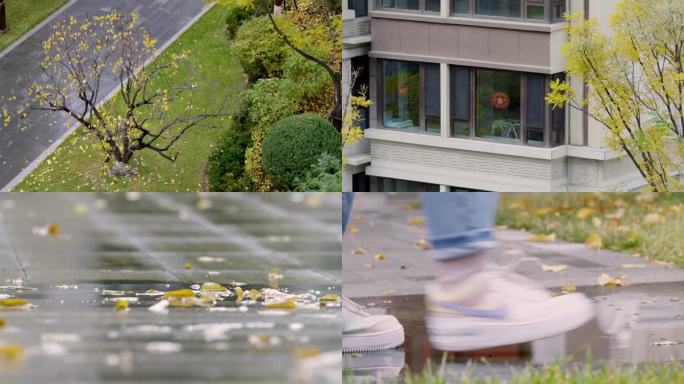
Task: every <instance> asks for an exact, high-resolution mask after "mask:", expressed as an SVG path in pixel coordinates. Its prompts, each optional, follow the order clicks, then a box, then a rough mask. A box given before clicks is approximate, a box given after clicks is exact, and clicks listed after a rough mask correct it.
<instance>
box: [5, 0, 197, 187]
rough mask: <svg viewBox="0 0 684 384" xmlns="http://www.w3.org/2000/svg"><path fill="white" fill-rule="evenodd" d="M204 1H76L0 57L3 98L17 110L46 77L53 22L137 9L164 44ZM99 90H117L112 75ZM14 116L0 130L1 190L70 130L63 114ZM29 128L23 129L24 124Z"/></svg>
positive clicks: (103, 91) (149, 29)
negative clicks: (45, 60)
mask: <svg viewBox="0 0 684 384" xmlns="http://www.w3.org/2000/svg"><path fill="white" fill-rule="evenodd" d="M204 6H205V3H204V2H203V1H202V0H117V1H112V0H77V1H76V2H74V3H73V4H72V5H70V6H69V7H68V8H66V9H65V10H64V12H63V13H61V14H60V15H59V16H57V17H56V18H55V19H54V20H52V21H51V22H50V23H48V24H46V25H44V26H43V27H41V28H39V29H38V30H37V31H36V32H35V33H34V34H32V35H31V36H29V37H28V38H27V39H25V40H24V41H22V42H21V43H20V44H19V45H17V46H16V47H15V48H14V49H12V50H10V51H9V52H7V53H6V54H5V55H4V56H2V57H0V96H6V97H11V96H16V97H17V101H16V102H13V104H10V105H7V106H8V109H9V110H10V111H12V110H17V109H18V106H19V105H23V104H24V103H25V100H26V90H27V89H28V87H29V85H30V84H31V83H33V82H34V81H38V82H39V83H40V80H41V78H42V77H43V76H44V75H43V74H42V72H41V70H40V67H39V64H40V62H41V61H42V55H43V48H42V42H43V41H44V40H45V39H47V37H48V36H50V34H51V33H52V25H54V24H55V23H57V22H59V21H60V20H64V19H65V18H68V17H70V16H75V17H77V18H79V19H83V18H84V17H86V16H93V15H101V14H105V13H108V12H110V11H111V10H112V9H117V10H119V11H120V12H121V13H124V14H126V13H130V12H132V11H135V12H137V13H138V14H139V15H140V23H141V24H142V25H143V26H144V27H145V28H146V29H147V30H148V31H149V32H150V34H151V35H152V37H154V38H156V39H157V40H158V47H161V46H163V45H164V44H165V43H167V42H168V41H169V40H170V39H172V38H173V37H174V35H175V34H176V33H177V32H179V31H180V30H182V29H183V28H184V27H185V26H186V25H187V24H188V23H190V22H191V21H192V20H193V18H194V17H195V16H196V15H198V14H200V12H201V11H202V9H203V7H204ZM103 86H104V87H103V88H102V89H101V92H100V94H101V95H103V97H104V96H105V95H107V94H108V93H110V91H112V90H114V89H115V88H116V83H115V82H114V79H113V78H109V79H105V81H104V82H103ZM17 120H18V119H14V120H13V121H12V122H11V123H10V125H9V127H5V128H3V129H1V130H0V189H2V188H3V187H5V186H6V185H7V184H8V183H10V182H11V181H12V180H13V179H14V178H15V177H16V176H17V175H19V174H20V172H21V171H22V170H23V169H24V168H26V167H28V166H29V165H30V164H31V163H32V162H33V161H34V160H35V159H36V158H38V157H39V156H40V155H41V154H42V153H43V152H44V151H46V150H47V149H48V148H49V147H50V145H52V143H54V142H55V141H57V140H59V138H60V137H62V136H63V135H64V133H65V132H67V127H66V125H65V124H66V122H67V117H66V116H65V115H64V114H58V113H52V114H49V115H45V114H43V113H32V114H30V115H29V117H28V118H26V119H25V120H23V121H21V123H19V122H18V121H17ZM23 126H28V129H27V130H26V131H25V132H22V131H21V127H23Z"/></svg>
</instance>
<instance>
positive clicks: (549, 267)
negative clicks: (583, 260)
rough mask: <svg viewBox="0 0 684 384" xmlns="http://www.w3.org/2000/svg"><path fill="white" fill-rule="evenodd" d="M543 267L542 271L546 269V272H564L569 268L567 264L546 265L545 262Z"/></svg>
mask: <svg viewBox="0 0 684 384" xmlns="http://www.w3.org/2000/svg"><path fill="white" fill-rule="evenodd" d="M541 267H542V271H544V272H556V273H558V272H563V271H565V270H566V269H567V268H568V266H567V265H565V264H558V265H544V264H542V265H541Z"/></svg>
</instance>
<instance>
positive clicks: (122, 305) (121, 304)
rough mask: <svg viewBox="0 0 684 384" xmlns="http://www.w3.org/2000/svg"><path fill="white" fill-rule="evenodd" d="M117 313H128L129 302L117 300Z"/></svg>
mask: <svg viewBox="0 0 684 384" xmlns="http://www.w3.org/2000/svg"><path fill="white" fill-rule="evenodd" d="M115 308H116V311H117V312H126V311H128V301H126V300H121V299H119V300H117V301H116V307H115Z"/></svg>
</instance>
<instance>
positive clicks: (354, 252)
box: [352, 247, 368, 255]
mask: <svg viewBox="0 0 684 384" xmlns="http://www.w3.org/2000/svg"><path fill="white" fill-rule="evenodd" d="M366 252H368V251H366V250H365V249H363V248H361V247H356V248H354V249H352V255H362V254H364V253H366Z"/></svg>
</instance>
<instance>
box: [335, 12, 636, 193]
mask: <svg viewBox="0 0 684 384" xmlns="http://www.w3.org/2000/svg"><path fill="white" fill-rule="evenodd" d="M618 1H619V0H347V4H345V8H344V11H343V15H344V16H343V19H344V29H343V31H344V32H343V58H344V72H345V84H346V87H345V88H346V89H349V79H350V73H351V72H352V71H354V68H361V70H360V73H361V75H360V76H359V78H358V81H357V82H356V84H355V87H354V88H355V89H358V88H359V86H360V83H363V82H366V84H367V85H368V89H369V92H368V96H369V98H370V99H371V100H372V101H373V105H372V106H371V107H370V108H369V110H368V111H367V114H366V115H365V121H363V122H362V123H363V125H364V128H366V129H365V138H364V139H363V140H362V141H361V142H360V143H358V144H356V145H354V146H352V147H351V148H348V149H347V150H346V151H345V153H346V160H347V163H346V166H345V175H344V176H345V177H344V178H345V183H344V186H343V187H344V190H370V191H407V190H410V191H468V190H489V191H599V190H633V189H636V188H640V187H642V186H644V185H645V182H644V180H643V179H642V177H641V176H640V175H639V173H638V172H637V170H636V169H635V168H634V166H633V165H632V164H631V162H630V161H629V159H625V158H620V157H619V156H618V155H617V154H616V153H613V152H612V151H610V150H609V149H608V148H606V144H605V137H606V130H605V128H604V127H603V126H602V125H600V124H599V123H598V122H596V121H594V120H593V119H590V118H589V117H588V114H587V113H586V112H587V111H586V110H585V111H578V110H574V109H571V108H569V107H568V108H556V109H553V108H551V107H550V106H548V105H547V104H546V103H545V101H544V97H545V95H546V94H547V93H548V92H549V91H550V90H549V83H550V82H551V81H553V80H555V79H559V78H560V79H564V78H565V74H564V71H565V69H566V64H565V61H564V59H563V57H562V55H561V47H562V45H563V44H564V43H565V42H566V41H567V34H566V32H565V26H566V24H565V21H564V19H563V14H564V13H565V12H569V13H574V12H584V13H585V15H587V16H588V17H595V18H597V19H598V20H599V21H600V22H601V23H603V24H604V25H606V27H607V23H608V19H609V16H610V14H611V13H612V11H613V10H614V8H615V5H616V4H617V3H618ZM570 80H571V83H572V85H573V87H574V88H575V91H576V92H577V95H578V96H579V97H581V96H582V95H583V94H584V92H585V91H586V89H585V86H584V84H583V82H582V81H581V79H570Z"/></svg>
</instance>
